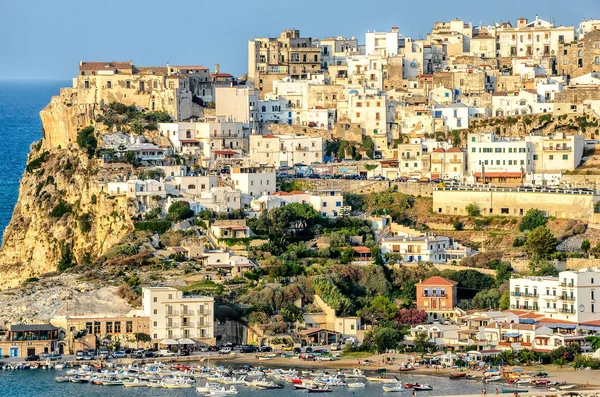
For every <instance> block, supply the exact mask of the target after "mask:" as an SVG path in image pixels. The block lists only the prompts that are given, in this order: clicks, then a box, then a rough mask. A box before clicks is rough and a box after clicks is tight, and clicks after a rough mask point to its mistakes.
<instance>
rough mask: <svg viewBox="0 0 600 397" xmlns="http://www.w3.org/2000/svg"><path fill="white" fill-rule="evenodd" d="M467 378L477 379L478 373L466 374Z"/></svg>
mask: <svg viewBox="0 0 600 397" xmlns="http://www.w3.org/2000/svg"><path fill="white" fill-rule="evenodd" d="M465 379H469V380H475V379H477V375H472V374H468V375H467V376H465Z"/></svg>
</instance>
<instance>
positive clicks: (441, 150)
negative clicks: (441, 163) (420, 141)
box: [432, 147, 445, 153]
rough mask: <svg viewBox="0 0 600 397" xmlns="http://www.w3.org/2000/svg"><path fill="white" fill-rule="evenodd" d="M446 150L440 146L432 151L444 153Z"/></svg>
mask: <svg viewBox="0 0 600 397" xmlns="http://www.w3.org/2000/svg"><path fill="white" fill-rule="evenodd" d="M444 152H445V150H444V149H442V148H441V147H439V148H437V149H435V150H434V151H433V152H432V153H444Z"/></svg>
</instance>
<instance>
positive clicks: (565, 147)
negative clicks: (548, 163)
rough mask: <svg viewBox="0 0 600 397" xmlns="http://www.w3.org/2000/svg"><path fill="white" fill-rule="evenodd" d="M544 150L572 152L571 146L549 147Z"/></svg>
mask: <svg viewBox="0 0 600 397" xmlns="http://www.w3.org/2000/svg"><path fill="white" fill-rule="evenodd" d="M544 150H546V151H557V152H570V151H571V147H570V146H548V147H545V148H544Z"/></svg>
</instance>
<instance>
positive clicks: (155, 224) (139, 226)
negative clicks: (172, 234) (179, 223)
mask: <svg viewBox="0 0 600 397" xmlns="http://www.w3.org/2000/svg"><path fill="white" fill-rule="evenodd" d="M134 228H135V230H147V231H151V232H153V233H158V234H163V233H165V232H166V231H167V230H169V229H170V228H171V222H169V221H147V222H136V223H135V224H134Z"/></svg>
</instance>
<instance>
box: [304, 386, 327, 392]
mask: <svg viewBox="0 0 600 397" xmlns="http://www.w3.org/2000/svg"><path fill="white" fill-rule="evenodd" d="M306 391H308V392H309V393H331V389H330V388H329V387H327V386H324V387H313V388H311V389H306Z"/></svg>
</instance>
